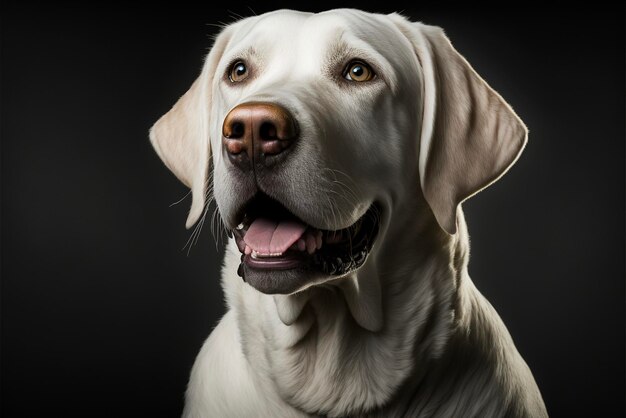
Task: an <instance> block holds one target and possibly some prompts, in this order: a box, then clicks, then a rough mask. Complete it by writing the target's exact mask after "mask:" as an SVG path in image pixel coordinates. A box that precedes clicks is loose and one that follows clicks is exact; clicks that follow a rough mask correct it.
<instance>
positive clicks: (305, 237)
mask: <svg viewBox="0 0 626 418" xmlns="http://www.w3.org/2000/svg"><path fill="white" fill-rule="evenodd" d="M241 219H242V221H241V223H240V224H239V226H238V227H237V228H236V229H234V230H233V235H234V237H235V241H236V242H237V247H238V248H239V251H240V252H241V265H240V266H239V269H238V274H239V275H240V276H241V277H243V278H244V279H245V277H244V275H245V273H244V272H245V270H246V269H245V268H244V264H245V267H247V268H251V269H255V270H263V271H268V270H291V269H296V268H301V269H306V270H312V271H317V272H321V273H323V274H325V275H333V276H337V275H343V274H346V273H349V272H351V271H353V270H356V269H357V268H359V267H360V266H361V265H363V263H364V262H365V260H366V258H367V255H368V254H369V252H370V250H371V248H372V244H373V243H374V240H375V238H376V235H377V233H378V227H379V219H380V208H379V207H378V205H376V204H372V205H371V206H370V208H369V209H368V210H367V212H366V213H365V214H364V215H363V216H362V217H361V218H359V219H358V220H357V221H356V222H355V223H354V224H352V225H350V226H349V227H348V228H344V229H340V230H337V231H330V230H323V229H317V228H314V227H312V226H310V225H307V224H306V223H305V222H304V221H302V220H301V219H299V218H298V217H296V216H295V215H293V214H292V213H291V212H289V210H287V209H286V208H285V207H284V206H283V205H281V204H280V203H279V202H277V201H276V200H274V199H272V198H270V197H268V196H267V195H265V194H263V193H258V194H257V195H256V196H255V197H254V198H253V199H252V200H251V201H250V202H248V203H247V204H246V206H245V207H244V209H243V210H242V215H241Z"/></svg>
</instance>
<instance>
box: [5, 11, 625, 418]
mask: <svg viewBox="0 0 626 418" xmlns="http://www.w3.org/2000/svg"><path fill="white" fill-rule="evenodd" d="M156 4H157V3H155V5H152V6H149V5H147V4H146V5H143V6H138V5H137V6H132V7H131V6H127V5H125V4H123V3H97V2H96V3H91V5H90V6H85V5H80V3H75V4H73V3H64V4H61V3H59V4H57V5H56V6H54V7H52V6H45V5H44V4H38V3H33V2H21V3H20V4H19V5H17V3H11V2H4V4H3V6H2V13H1V15H2V33H1V40H2V49H1V54H2V55H1V63H2V68H1V77H2V86H1V87H2V96H1V98H2V102H1V117H2V128H1V135H2V148H1V169H2V172H1V182H2V183H1V186H2V188H1V192H2V195H1V202H2V206H1V228H2V235H1V251H2V253H1V255H2V259H1V261H2V267H1V268H2V270H1V272H2V287H1V296H2V299H1V321H2V322H1V325H2V328H1V329H2V334H1V338H2V346H1V370H2V375H1V377H2V380H1V389H2V392H1V412H2V415H3V416H7V417H32V416H51V415H55V416H64V417H72V416H76V417H85V416H90V417H98V416H109V417H111V416H116V417H118V416H150V417H157V416H159V417H160V416H177V415H179V414H180V412H181V409H182V405H183V392H184V389H185V385H186V381H187V378H188V374H189V371H190V368H191V365H192V363H193V360H194V357H195V355H196V354H197V352H198V350H199V349H200V346H201V344H202V342H203V340H204V339H205V338H206V337H207V336H208V334H209V333H210V331H211V329H212V328H213V326H214V325H215V324H216V321H217V320H218V318H220V316H221V315H222V314H223V312H224V303H223V297H222V292H221V289H220V286H219V282H218V277H219V273H218V271H219V268H220V263H221V261H220V260H221V249H220V248H216V244H215V242H214V239H213V237H212V235H211V233H210V231H209V229H208V228H205V230H204V231H203V232H202V235H201V236H200V239H199V241H198V243H197V244H196V245H195V246H194V247H193V248H191V251H190V252H189V255H187V249H183V247H184V246H185V243H186V242H187V239H188V238H189V236H190V232H189V231H186V230H185V229H184V221H185V217H186V213H187V210H188V208H189V204H190V200H189V198H187V199H186V200H185V201H183V202H182V203H181V204H179V205H175V206H173V207H169V205H170V204H171V203H173V202H175V201H178V200H179V199H181V198H182V197H183V196H185V194H186V193H187V190H186V188H185V187H184V186H183V185H182V184H180V183H179V182H178V181H177V180H176V178H175V177H174V176H173V175H172V174H171V173H169V172H168V171H167V169H166V168H165V167H164V166H163V165H162V163H161V162H160V160H159V159H158V157H157V156H156V154H155V153H154V152H153V150H152V148H151V146H150V144H149V142H148V137H147V132H148V129H149V127H150V126H151V124H152V123H153V122H154V121H156V120H157V118H158V117H160V116H161V115H162V114H163V113H165V112H166V111H167V110H168V109H169V108H170V106H171V105H173V103H174V102H175V101H176V99H177V98H178V97H179V96H180V95H181V94H182V93H183V92H185V91H186V89H187V88H188V87H189V86H190V85H191V83H192V81H193V80H194V78H195V77H196V76H197V74H198V72H199V70H200V67H201V64H202V57H203V55H204V54H205V53H206V52H207V48H208V46H209V45H210V41H209V38H208V35H210V34H213V33H215V31H216V30H217V28H216V27H215V26H212V25H209V24H215V23H219V22H230V21H232V20H233V17H232V15H234V14H242V15H250V14H252V12H251V11H250V9H248V6H251V7H252V9H254V11H255V12H257V13H262V12H265V11H268V10H272V9H274V8H278V7H294V6H293V5H289V4H287V3H283V4H279V3H276V4H268V3H266V4H263V5H261V4H258V3H252V2H250V3H247V4H246V3H232V2H225V4H224V5H223V7H215V9H214V10H207V9H205V10H200V9H198V8H197V7H196V6H193V5H190V4H185V3H184V2H173V3H172V4H171V5H170V6H168V7H167V8H159V7H158V6H156ZM419 4H420V5H416V4H415V5H411V6H409V5H407V4H399V3H395V2H393V1H385V2H381V4H379V5H368V4H365V3H363V2H354V3H340V2H334V3H331V4H325V5H322V4H319V3H316V6H314V7H313V6H312V7H311V8H310V9H309V10H320V9H325V8H332V7H338V6H351V7H358V8H365V9H369V10H373V11H380V12H392V11H396V10H398V11H404V13H405V14H407V15H408V16H410V17H411V18H412V19H413V20H422V21H423V22H425V23H429V24H435V25H439V26H442V27H444V28H445V29H446V31H447V33H448V35H449V37H450V38H451V39H452V41H453V43H454V45H455V46H456V48H457V49H458V50H459V51H460V52H461V53H462V54H463V55H464V56H465V57H466V58H467V59H468V60H469V62H470V63H472V65H473V66H474V67H475V68H476V70H477V71H478V73H479V74H481V75H482V76H483V77H484V78H485V79H486V80H487V81H488V82H489V83H490V84H491V85H492V86H493V87H494V88H495V89H496V90H497V91H499V92H500V93H501V94H502V95H503V96H504V98H505V99H506V100H507V101H508V102H509V103H510V104H511V105H512V106H513V107H514V108H515V109H516V111H517V112H518V114H519V115H520V116H521V117H522V119H523V120H524V121H525V122H526V124H527V125H528V126H529V128H530V142H529V145H528V147H527V148H526V151H525V153H524V154H523V155H522V157H521V159H520V160H519V162H518V163H517V165H516V166H515V167H514V168H513V169H512V170H511V171H510V172H509V173H508V174H507V175H506V176H505V177H504V178H503V179H502V180H501V181H500V182H498V183H497V184H495V185H494V186H492V187H491V188H490V189H489V190H488V191H486V192H484V193H481V194H480V195H478V196H476V197H475V198H473V199H472V200H471V201H469V202H467V203H466V204H465V205H464V209H465V212H466V216H467V221H468V224H469V230H470V234H471V238H472V258H471V262H470V274H471V275H472V278H473V280H474V281H475V283H476V285H477V287H478V288H479V289H480V290H481V291H482V292H483V293H484V294H485V295H486V296H487V298H488V299H489V300H490V301H491V303H492V304H493V305H494V306H495V307H496V309H497V310H498V312H499V313H500V315H501V316H502V318H503V320H504V322H505V323H506V324H507V326H508V328H509V330H510V332H511V334H512V335H513V338H514V340H515V342H516V344H517V347H518V349H519V351H520V352H521V353H522V355H523V356H524V358H525V359H526V361H527V362H528V364H529V365H530V367H531V368H532V370H533V372H534V375H535V377H536V379H537V382H538V384H539V386H540V388H541V390H542V393H543V396H544V399H545V401H546V404H547V407H548V411H549V412H550V414H551V416H553V417H611V416H623V411H624V316H625V312H624V111H625V109H624V91H625V90H624V10H623V8H616V9H615V10H609V9H604V10H602V11H597V10H591V9H585V8H580V9H576V10H572V9H571V8H570V7H567V8H561V9H560V10H559V11H558V13H553V12H549V11H547V10H529V9H526V8H523V7H521V6H518V8H517V9H516V8H515V6H512V5H510V4H507V5H506V7H504V6H503V7H502V8H501V9H488V10H487V9H484V10H480V9H476V8H474V9H467V8H466V9H459V8H453V7H450V6H447V7H443V6H437V5H436V4H435V2H433V3H432V4H429V3H428V2H420V3H419ZM307 7H308V6H307Z"/></svg>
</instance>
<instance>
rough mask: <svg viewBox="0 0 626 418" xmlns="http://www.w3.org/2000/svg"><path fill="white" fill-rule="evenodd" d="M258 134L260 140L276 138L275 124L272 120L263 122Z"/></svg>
mask: <svg viewBox="0 0 626 418" xmlns="http://www.w3.org/2000/svg"><path fill="white" fill-rule="evenodd" d="M259 135H260V136H261V139H262V140H265V141H269V140H272V139H278V136H277V133H276V126H274V124H273V123H272V122H263V123H262V124H261V128H260V129H259Z"/></svg>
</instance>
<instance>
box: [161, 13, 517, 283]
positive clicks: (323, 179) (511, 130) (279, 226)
mask: <svg viewBox="0 0 626 418" xmlns="http://www.w3.org/2000/svg"><path fill="white" fill-rule="evenodd" d="M526 136H527V135H526V128H525V127H524V125H523V123H522V122H521V121H520V119H519V118H518V117H517V116H516V115H515V113H514V112H513V111H512V110H511V108H510V107H509V106H508V105H507V104H506V103H505V102H504V100H503V99H502V98H501V97H500V96H499V95H498V94H497V93H496V92H494V91H493V90H492V89H491V88H490V87H489V86H488V85H487V84H486V83H485V82H484V81H483V80H482V79H481V78H480V77H479V76H478V75H477V74H476V73H475V72H474V70H473V69H472V68H471V67H470V65H469V64H468V63H467V62H466V61H465V59H463V57H462V56H460V55H459V54H458V53H457V52H456V51H455V50H454V48H453V47H452V45H451V44H450V42H449V41H448V39H447V38H446V36H445V35H444V33H443V31H442V30H441V29H439V28H437V27H432V26H427V25H423V24H420V23H411V22H409V21H408V20H406V19H405V18H403V17H401V16H399V15H396V14H392V15H378V14H370V13H365V12H361V11H357V10H335V11H329V12H325V13H320V14H311V13H302V12H294V11H277V12H273V13H268V14H265V15H262V16H256V17H251V18H247V19H243V20H241V21H239V22H237V23H234V24H231V25H229V26H227V27H226V28H225V29H224V30H223V31H222V33H221V34H220V35H219V36H218V37H217V39H216V41H215V44H214V45H213V48H212V50H211V52H210V53H209V55H208V57H207V59H206V62H205V65H204V68H203V70H202V73H201V75H200V76H199V77H198V79H197V80H196V81H195V82H194V84H193V85H192V86H191V88H190V89H189V91H188V92H187V93H185V94H184V95H183V96H182V97H181V98H180V100H179V101H178V102H177V103H176V104H175V105H174V107H173V108H172V110H170V111H169V112H168V113H167V114H165V115H164V116H163V117H162V118H161V119H159V121H158V122H156V124H155V125H154V126H153V128H152V130H151V132H150V139H151V141H152V143H153V145H154V147H155V148H156V150H157V153H158V154H159V156H160V157H161V158H162V159H163V161H164V162H165V164H166V165H167V166H168V167H169V168H170V169H171V170H172V171H173V172H174V173H175V174H176V176H177V177H178V178H179V179H180V180H181V181H183V182H184V183H185V184H186V185H188V186H189V187H190V188H191V190H192V192H193V202H192V206H191V211H190V213H189V218H188V219H187V227H190V226H192V225H193V224H194V223H195V222H196V221H197V220H198V218H199V217H200V216H201V214H202V213H203V210H204V207H205V204H206V199H207V196H206V194H207V190H208V189H209V188H210V187H211V185H209V184H207V183H208V180H207V179H208V178H210V176H209V170H212V171H213V176H212V178H213V185H212V186H213V192H214V194H215V199H216V202H217V205H218V208H219V212H220V215H221V217H222V219H223V221H224V224H225V225H226V227H227V228H228V229H229V230H231V231H232V232H233V233H234V237H235V240H236V242H237V245H238V247H239V249H240V251H241V253H242V265H241V266H240V274H242V275H243V276H244V277H245V279H246V280H247V281H248V282H249V283H250V284H251V285H252V286H254V287H255V288H256V289H258V290H260V291H261V292H264V293H292V292H295V291H298V290H301V289H303V288H305V287H308V286H310V285H312V284H319V283H323V282H326V281H328V280H331V279H336V278H338V277H342V276H344V275H347V274H351V273H353V272H355V271H357V270H358V269H359V268H360V267H361V266H362V265H363V264H364V263H366V262H367V260H368V254H369V253H370V252H371V251H373V250H375V248H376V244H377V235H381V234H382V233H383V232H384V228H385V227H386V225H388V223H389V221H390V219H394V217H396V216H399V214H400V213H401V212H402V211H405V212H406V211H410V210H411V208H406V207H403V203H405V202H406V199H405V197H406V196H407V195H408V194H412V193H414V194H417V193H419V190H418V189H419V188H421V194H420V195H421V196H423V199H424V200H425V202H427V204H428V207H429V208H430V210H431V211H432V214H433V215H434V217H433V220H435V219H436V222H437V223H438V224H439V226H440V227H441V228H442V229H443V230H444V231H446V232H447V233H448V234H455V233H456V230H457V218H456V213H457V207H458V206H459V204H460V203H461V202H462V201H464V200H465V199H467V198H468V197H470V196H472V195H473V194H475V193H477V192H478V191H480V190H482V189H483V188H485V187H487V186H488V185H489V184H491V183H492V182H494V181H495V180H497V179H498V178H499V177H500V176H501V175H503V174H504V173H505V172H506V171H507V169H508V168H509V167H510V166H511V165H512V164H513V163H514V162H515V160H516V159H517V157H518V156H519V154H520V153H521V151H522V149H523V147H524V145H525V142H526ZM210 160H211V161H212V164H210ZM405 206H406V205H405ZM433 222H434V221H433Z"/></svg>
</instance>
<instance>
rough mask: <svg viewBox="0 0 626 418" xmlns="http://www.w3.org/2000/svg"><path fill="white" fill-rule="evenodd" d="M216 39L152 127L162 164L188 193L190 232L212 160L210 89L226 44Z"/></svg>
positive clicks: (200, 208) (224, 36)
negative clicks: (178, 95) (196, 72)
mask: <svg viewBox="0 0 626 418" xmlns="http://www.w3.org/2000/svg"><path fill="white" fill-rule="evenodd" d="M226 32H227V30H226V31H224V32H222V34H220V35H219V37H218V38H217V40H216V41H215V44H214V45H213V48H212V49H211V52H210V53H209V55H208V56H207V58H206V60H205V64H204V67H203V69H202V73H201V74H200V76H199V77H198V78H197V79H196V81H195V82H194V83H193V84H192V85H191V88H190V89H189V90H188V91H187V92H186V93H185V94H183V96H182V97H181V98H180V99H179V100H178V102H176V104H175V105H174V107H172V109H171V110H170V111H169V112H167V113H166V114H165V115H163V116H161V118H160V119H159V120H158V121H157V122H156V123H155V124H154V125H153V126H152V128H151V129H150V141H151V142H152V146H154V149H155V150H156V152H157V154H158V155H159V157H161V160H163V162H164V163H165V165H166V166H167V168H169V169H170V170H171V171H172V172H173V173H174V174H175V175H176V177H178V179H179V180H180V181H182V182H183V183H184V184H185V185H186V186H187V187H189V188H190V189H191V193H192V202H191V209H190V211H189V216H188V217H187V222H186V224H185V226H186V227H187V229H189V228H191V227H192V226H193V225H194V224H195V223H196V222H197V221H198V218H199V217H200V215H202V212H203V211H204V206H205V200H206V196H205V194H206V187H207V177H208V176H207V174H208V167H209V160H210V158H211V142H210V140H209V129H208V127H209V117H210V114H209V113H210V109H211V90H212V88H211V85H212V81H213V76H214V74H215V70H216V68H217V64H218V62H219V60H220V58H221V56H222V53H223V51H224V49H225V47H226V44H227V43H228V39H229V36H228V34H227V33H226Z"/></svg>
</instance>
